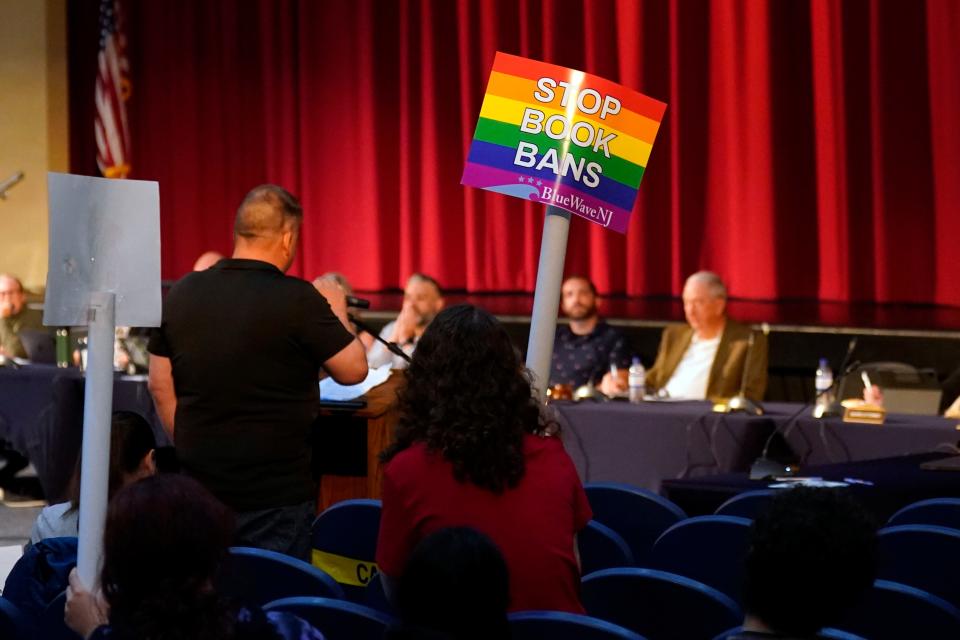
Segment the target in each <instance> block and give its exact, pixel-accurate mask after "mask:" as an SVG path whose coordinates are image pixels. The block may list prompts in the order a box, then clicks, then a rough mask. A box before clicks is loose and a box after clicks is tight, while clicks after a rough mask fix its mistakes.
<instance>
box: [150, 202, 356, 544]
mask: <svg viewBox="0 0 960 640" xmlns="http://www.w3.org/2000/svg"><path fill="white" fill-rule="evenodd" d="M302 215H303V214H302V210H301V208H300V205H299V203H298V202H297V201H296V199H295V198H294V197H293V196H292V195H290V194H289V193H288V192H287V191H286V190H284V189H282V188H280V187H277V186H273V185H264V186H260V187H257V188H255V189H254V190H253V191H251V192H250V193H249V194H247V197H246V198H245V199H244V201H243V203H242V204H241V205H240V208H239V210H238V211H237V218H236V223H235V227H234V252H233V257H232V258H230V259H224V260H221V261H220V262H219V263H217V264H216V265H215V266H213V267H211V268H210V269H207V270H205V271H198V272H194V273H191V274H189V275H187V276H185V277H184V278H183V279H182V280H180V281H179V282H177V283H176V284H175V285H174V286H173V288H171V289H170V291H169V293H168V294H167V296H166V298H165V300H164V304H163V322H162V324H161V326H160V328H159V329H157V330H155V332H154V334H153V335H152V337H151V339H150V345H149V350H150V353H151V358H150V390H151V392H152V393H153V396H154V401H155V402H156V405H157V410H158V413H159V414H160V418H161V421H162V422H163V425H164V428H165V429H166V430H167V433H168V435H169V436H170V437H171V439H173V441H174V443H175V445H176V449H177V455H178V457H179V459H180V462H181V464H182V466H183V468H184V470H185V471H186V472H187V473H189V474H190V475H192V476H194V477H195V478H196V479H198V480H199V481H200V482H201V483H203V484H204V485H205V486H207V487H208V488H209V489H210V490H211V491H212V492H213V493H214V494H215V495H216V496H217V497H218V498H220V499H221V500H222V501H223V502H225V503H226V504H227V505H228V506H230V507H231V508H232V509H233V510H234V511H235V512H236V518H237V531H236V543H237V544H240V545H245V546H255V547H261V548H266V549H272V550H275V551H281V552H284V553H289V554H290V555H294V556H297V557H301V558H304V559H306V558H307V557H308V555H309V544H310V543H309V532H310V523H311V521H312V519H313V515H314V504H315V498H316V495H315V492H314V489H313V486H312V481H311V476H310V449H309V446H308V443H307V441H308V435H309V430H310V425H311V423H312V422H313V420H314V418H315V417H316V415H317V412H318V402H319V388H318V384H317V381H318V377H319V373H320V370H321V369H323V370H325V371H326V372H327V373H328V374H329V375H330V376H332V377H333V378H334V379H335V380H337V381H338V382H341V383H344V384H354V383H357V382H360V381H362V380H363V378H364V377H365V376H366V374H367V361H366V357H365V352H364V349H363V346H362V345H361V344H360V342H359V341H358V340H357V339H356V337H355V336H354V335H353V332H352V330H351V328H350V327H351V325H350V323H349V322H348V320H347V315H346V301H345V299H344V295H343V292H342V291H341V290H340V289H339V288H338V287H337V286H336V285H335V284H329V283H326V284H324V285H322V286H321V287H320V288H319V293H318V289H314V287H313V285H311V284H310V283H308V282H306V281H304V280H300V279H298V278H293V277H288V276H286V275H284V272H285V271H286V270H287V269H288V268H289V267H290V264H291V263H292V261H293V255H294V251H295V249H296V244H297V236H298V234H299V230H300V223H301V220H302ZM321 294H322V295H321Z"/></svg>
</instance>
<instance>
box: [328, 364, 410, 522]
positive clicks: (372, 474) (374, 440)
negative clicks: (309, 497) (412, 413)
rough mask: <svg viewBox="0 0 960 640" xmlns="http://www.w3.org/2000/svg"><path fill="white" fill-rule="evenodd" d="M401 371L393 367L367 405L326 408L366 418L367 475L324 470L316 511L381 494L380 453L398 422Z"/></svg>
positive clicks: (330, 412)
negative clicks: (361, 406)
mask: <svg viewBox="0 0 960 640" xmlns="http://www.w3.org/2000/svg"><path fill="white" fill-rule="evenodd" d="M403 380H404V375H403V372H402V371H393V372H392V373H391V374H390V377H389V378H388V379H387V381H386V382H384V383H383V384H381V385H379V386H377V387H374V388H373V389H371V390H370V392H369V393H367V394H366V395H365V396H364V399H366V401H367V406H366V407H364V408H362V409H357V410H355V411H341V410H337V409H323V410H321V411H320V416H321V420H322V419H323V418H324V417H334V416H339V417H343V416H344V415H347V416H349V417H351V418H352V419H354V420H357V421H359V420H365V421H366V475H336V474H332V473H324V474H323V475H321V476H320V478H319V481H318V484H319V486H318V489H317V513H320V512H321V511H323V510H324V509H326V508H327V507H329V506H330V505H332V504H334V503H336V502H340V501H341V500H349V499H351V498H379V497H380V482H381V479H382V477H383V472H382V470H381V469H380V460H379V459H378V456H379V455H380V452H381V451H383V450H384V449H385V448H386V447H387V445H389V444H390V441H391V440H392V438H393V430H394V428H395V427H396V425H397V419H398V417H399V414H398V412H397V391H398V389H399V388H400V386H401V385H402V384H403Z"/></svg>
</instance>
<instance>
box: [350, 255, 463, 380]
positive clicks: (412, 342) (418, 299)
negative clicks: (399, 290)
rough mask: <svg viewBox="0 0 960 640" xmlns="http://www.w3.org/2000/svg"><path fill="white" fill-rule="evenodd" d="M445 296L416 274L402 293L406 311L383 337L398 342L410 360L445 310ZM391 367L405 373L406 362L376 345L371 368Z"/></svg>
mask: <svg viewBox="0 0 960 640" xmlns="http://www.w3.org/2000/svg"><path fill="white" fill-rule="evenodd" d="M443 304H444V301H443V292H442V291H441V290H440V285H439V284H437V281H436V280H434V279H433V278H431V277H430V276H428V275H424V274H422V273H415V274H413V275H412V276H410V279H409V280H407V286H406V287H405V288H404V290H403V307H402V308H401V309H400V315H399V316H397V319H396V320H393V321H391V322H388V323H387V325H386V326H385V327H384V328H383V330H382V331H380V337H381V338H383V339H384V340H386V341H387V342H395V343H396V344H398V345H399V346H400V348H401V349H402V350H403V352H404V353H406V354H407V355H408V356H409V355H412V354H413V351H414V349H416V348H417V343H418V342H419V341H420V337H421V336H423V332H424V331H426V329H427V326H428V325H429V324H430V322H431V321H432V320H433V319H434V317H435V316H436V315H437V314H438V313H440V310H441V309H443ZM387 363H390V364H392V366H393V368H394V369H406V368H407V362H406V360H404V359H403V358H401V357H400V356H398V355H395V354H393V353H390V351H389V350H387V348H386V347H385V346H383V345H382V344H380V343H379V342H374V343H373V345H372V346H371V347H370V350H369V351H368V352H367V364H369V365H370V368H374V367H382V366H383V365H385V364H387Z"/></svg>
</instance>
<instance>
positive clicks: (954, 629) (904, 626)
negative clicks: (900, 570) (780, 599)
mask: <svg viewBox="0 0 960 640" xmlns="http://www.w3.org/2000/svg"><path fill="white" fill-rule="evenodd" d="M837 627H838V628H839V629H843V630H844V631H850V632H851V633H855V634H857V635H861V636H863V637H864V638H869V639H870V640H906V639H908V638H909V639H910V640H914V639H916V640H920V639H921V638H922V639H923V640H950V639H955V638H960V610H958V609H957V608H956V607H954V606H953V605H951V604H950V603H948V602H946V601H945V600H943V599H942V598H938V597H936V596H934V595H930V594H929V593H927V592H926V591H923V590H921V589H916V588H914V587H910V586H907V585H903V584H898V583H896V582H890V581H888V580H877V581H876V582H874V583H873V587H872V588H871V589H870V590H869V591H868V592H867V595H866V596H865V597H864V598H863V600H862V601H861V602H860V603H859V604H858V605H857V606H856V607H855V608H854V609H853V610H852V611H850V612H849V613H848V615H847V616H846V617H845V618H844V620H843V621H842V622H841V623H840V624H838V625H837Z"/></svg>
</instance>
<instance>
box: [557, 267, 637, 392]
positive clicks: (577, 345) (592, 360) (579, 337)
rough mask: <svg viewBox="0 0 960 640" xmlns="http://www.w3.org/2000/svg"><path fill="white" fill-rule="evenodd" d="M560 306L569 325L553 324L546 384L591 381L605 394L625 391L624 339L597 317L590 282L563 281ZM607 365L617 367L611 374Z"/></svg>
mask: <svg viewBox="0 0 960 640" xmlns="http://www.w3.org/2000/svg"><path fill="white" fill-rule="evenodd" d="M560 306H561V308H562V309H563V313H564V314H565V315H566V316H567V317H568V318H569V319H570V324H569V326H559V327H557V335H556V338H555V339H554V343H553V359H552V361H551V365H550V384H551V385H554V384H569V385H571V386H573V387H574V388H576V387H579V386H582V385H585V384H588V383H591V382H592V383H594V384H596V385H597V386H598V387H599V388H600V390H601V391H603V392H604V393H606V394H608V395H613V394H615V393H618V392H621V391H626V389H627V369H628V368H629V367H630V350H629V348H628V347H627V340H626V338H625V337H624V335H623V334H622V333H621V332H620V331H619V330H618V329H616V328H615V327H612V326H610V325H609V324H607V323H606V322H604V321H603V320H601V319H600V316H599V315H598V313H597V289H596V287H595V286H594V285H593V283H592V282H590V280H588V279H587V278H585V277H583V276H570V277H569V278H567V279H566V280H564V281H563V285H562V287H561V289H560ZM611 364H615V365H616V367H617V375H616V376H615V377H614V376H613V375H612V373H611V369H612V367H611V366H610V365H611Z"/></svg>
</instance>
